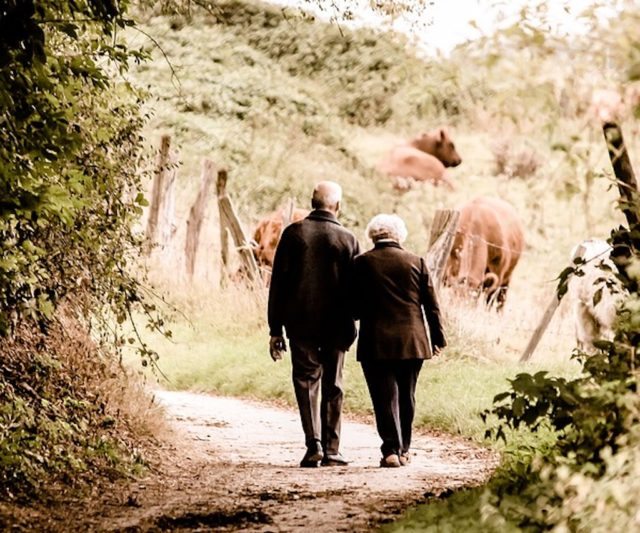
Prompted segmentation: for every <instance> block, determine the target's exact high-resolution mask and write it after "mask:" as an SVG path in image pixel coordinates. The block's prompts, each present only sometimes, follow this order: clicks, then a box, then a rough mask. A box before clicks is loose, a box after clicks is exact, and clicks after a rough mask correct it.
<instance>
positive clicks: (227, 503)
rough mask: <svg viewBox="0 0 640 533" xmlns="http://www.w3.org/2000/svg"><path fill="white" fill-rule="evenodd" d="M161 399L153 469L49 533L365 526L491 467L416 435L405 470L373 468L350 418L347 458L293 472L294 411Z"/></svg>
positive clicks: (473, 454)
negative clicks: (163, 426) (165, 425)
mask: <svg viewBox="0 0 640 533" xmlns="http://www.w3.org/2000/svg"><path fill="white" fill-rule="evenodd" d="M157 398H158V400H159V401H160V403H161V404H163V405H164V406H165V408H166V411H167V415H168V418H169V419H170V421H171V423H172V425H173V427H174V429H175V431H174V434H173V436H172V438H171V440H169V441H166V442H164V443H163V445H162V449H161V453H160V454H159V455H158V457H157V458H156V459H155V461H154V465H153V468H152V469H151V471H150V472H149V473H148V474H147V475H146V476H145V477H144V478H143V479H139V480H136V481H134V482H129V483H128V484H124V483H123V484H120V485H119V486H118V488H117V490H115V491H114V492H113V493H110V494H102V495H100V496H97V497H96V498H95V499H94V500H92V501H91V503H90V505H89V506H88V507H87V506H85V505H82V507H83V509H81V508H73V509H62V508H58V509H55V510H53V513H50V514H49V516H48V517H47V519H46V523H47V527H46V529H48V530H52V531H53V530H60V531H68V530H73V529H75V530H91V531H160V530H163V531H164V530H173V531H176V530H179V531H211V530H215V531H233V530H242V531H264V532H266V531H302V530H304V529H305V528H308V527H312V528H313V529H314V531H315V532H320V531H327V532H328V531H370V530H371V529H372V528H373V527H375V526H376V525H378V524H381V523H383V522H388V521H390V520H392V519H393V518H394V517H396V516H397V515H398V514H399V513H401V512H402V511H403V510H404V509H406V508H407V507H408V506H410V505H412V504H415V503H418V502H422V501H425V499H426V498H428V497H429V496H432V495H438V494H440V493H442V492H444V491H448V490H451V489H457V488H460V487H463V486H472V485H478V484H481V483H483V482H484V481H485V480H486V479H487V478H488V476H489V475H490V473H491V471H492V470H493V468H494V467H495V464H496V456H495V455H494V454H493V453H492V452H490V451H488V450H486V449H483V448H479V447H477V446H476V445H474V444H472V443H470V442H468V441H465V440H462V439H458V438H454V437H448V436H441V435H437V436H434V435H429V434H419V435H416V438H415V442H414V446H413V451H414V454H415V455H414V458H413V461H412V463H411V464H410V465H409V466H407V467H403V468H399V469H381V468H379V467H378V466H377V463H378V460H379V449H378V446H379V439H378V436H377V434H376V432H375V429H374V427H373V424H362V423H356V422H351V421H346V422H345V423H344V424H343V430H342V434H343V446H342V452H343V454H344V455H345V456H346V457H348V458H349V459H351V460H352V463H351V464H350V465H349V466H348V467H346V468H339V467H324V468H318V469H301V468H299V467H298V462H299V460H300V457H301V455H302V453H303V451H304V446H303V438H302V430H301V428H300V422H299V419H298V415H297V413H296V412H294V411H291V410H285V409H280V408H276V407H273V406H266V405H264V404H259V403H255V402H250V401H246V400H239V399H235V398H226V397H215V396H208V395H203V394H194V393H187V392H168V391H159V392H157ZM78 503H80V502H78ZM74 507H76V506H74ZM39 518H40V519H41V520H42V522H41V523H44V516H40V517H38V516H32V517H31V520H34V521H36V522H39ZM25 520H26V519H25ZM23 523H24V524H25V525H26V522H23ZM37 525H40V523H38V524H36V526H37Z"/></svg>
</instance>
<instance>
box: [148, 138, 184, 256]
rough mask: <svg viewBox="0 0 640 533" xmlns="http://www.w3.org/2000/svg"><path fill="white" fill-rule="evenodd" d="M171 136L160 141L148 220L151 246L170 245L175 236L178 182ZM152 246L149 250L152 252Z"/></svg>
mask: <svg viewBox="0 0 640 533" xmlns="http://www.w3.org/2000/svg"><path fill="white" fill-rule="evenodd" d="M170 148H171V136H170V135H168V134H165V135H163V136H162V137H161V139H160V149H159V150H158V156H157V159H156V170H155V173H154V178H153V187H152V190H151V202H150V205H149V218H148V220H147V230H146V235H147V240H148V242H149V244H150V245H153V244H156V243H158V244H161V245H166V244H168V242H169V240H170V239H171V237H172V236H173V216H174V209H175V195H174V185H175V181H176V175H177V172H176V168H175V164H176V161H175V158H173V157H172V155H171V153H170ZM150 250H151V246H149V247H148V248H147V252H150Z"/></svg>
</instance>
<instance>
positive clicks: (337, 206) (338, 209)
mask: <svg viewBox="0 0 640 533" xmlns="http://www.w3.org/2000/svg"><path fill="white" fill-rule="evenodd" d="M340 207H342V204H341V203H340V200H338V201H337V202H336V215H337V214H338V213H339V212H340Z"/></svg>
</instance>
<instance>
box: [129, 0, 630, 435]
mask: <svg viewBox="0 0 640 533" xmlns="http://www.w3.org/2000/svg"><path fill="white" fill-rule="evenodd" d="M217 6H218V8H217V10H216V11H211V12H209V13H206V12H198V13H194V14H192V16H191V17H190V18H187V17H185V16H182V15H161V14H158V13H155V12H153V11H151V12H145V13H144V14H143V15H142V16H143V18H144V20H145V22H144V26H143V28H144V31H145V32H148V33H149V34H150V35H152V36H153V38H154V40H155V41H156V43H157V44H158V46H159V47H160V48H158V46H156V45H155V44H153V43H150V42H149V41H148V40H146V37H145V36H144V35H142V34H136V35H134V36H132V42H133V44H143V45H144V46H145V47H148V48H149V49H150V50H151V53H152V61H150V62H148V63H146V64H143V65H141V66H140V67H138V68H137V70H136V72H135V77H136V81H137V82H138V83H139V84H142V85H144V86H146V87H148V90H149V92H150V96H151V99H150V103H149V105H150V112H151V113H152V119H151V121H150V123H149V126H148V128H147V137H148V139H149V142H150V143H157V139H158V136H159V134H160V133H170V134H171V135H172V137H173V143H174V147H175V149H176V150H177V152H178V154H179V161H180V166H179V169H178V186H177V189H176V192H177V202H176V219H175V220H176V233H175V237H174V239H173V242H172V244H171V245H169V246H168V247H167V248H166V249H164V250H158V251H157V252H156V253H155V255H154V257H153V258H152V260H151V263H150V264H151V270H150V280H151V281H152V282H153V283H155V285H156V286H158V287H160V288H161V289H162V290H163V291H164V295H165V297H166V299H167V300H168V301H169V302H170V303H171V304H172V305H173V306H175V307H176V308H177V309H178V310H179V311H180V312H179V313H174V315H173V318H174V320H173V322H172V326H171V329H172V331H173V336H172V339H171V340H170V341H168V340H165V339H163V338H162V337H160V336H152V337H151V345H152V346H153V348H154V349H155V350H156V351H157V352H158V354H159V361H158V367H159V369H160V370H161V372H162V374H164V375H165V376H166V377H167V378H168V380H165V379H164V378H162V377H161V378H160V381H161V383H162V384H163V385H164V386H169V387H173V388H188V389H195V390H201V391H207V392H215V393H221V394H233V395H241V396H252V397H257V398H261V399H270V400H277V401H284V402H287V403H289V404H292V403H293V397H292V390H291V386H290V383H289V372H290V370H289V362H288V361H286V360H285V361H284V362H283V363H282V364H273V363H272V362H271V360H270V359H269V356H268V353H267V341H268V336H267V328H266V320H265V318H266V312H265V305H266V290H257V291H250V290H247V289H246V288H244V287H239V286H234V285H233V284H232V283H221V281H224V280H223V279H221V277H222V278H224V277H225V276H226V275H225V273H223V272H222V268H221V265H220V259H219V254H220V251H219V250H220V248H219V246H220V245H219V228H218V221H217V212H216V206H215V202H213V201H212V202H211V204H210V205H209V210H208V214H207V218H206V220H205V227H204V230H203V234H202V236H201V247H200V252H199V256H198V258H197V264H196V275H195V277H194V279H193V280H191V281H189V280H187V278H186V277H185V275H184V274H183V266H182V246H183V244H182V243H183V240H184V221H185V220H186V215H187V213H188V209H189V207H190V202H192V201H193V199H194V197H195V192H196V188H197V186H198V180H199V178H198V174H199V167H200V161H201V159H202V158H203V157H210V158H212V159H213V160H214V162H216V163H217V164H219V165H221V166H225V167H227V168H228V169H229V173H230V178H229V185H228V188H229V194H230V196H231V198H232V201H233V202H234V205H235V206H236V209H237V210H238V213H239V216H240V218H241V220H242V223H243V225H244V228H245V231H246V232H247V233H249V232H250V231H251V230H252V228H253V226H254V225H255V223H256V221H257V220H259V218H260V217H261V216H263V215H264V214H266V213H268V212H270V211H271V210H273V209H275V208H277V207H278V206H281V205H284V204H285V203H286V202H287V201H288V200H289V199H290V198H291V199H293V200H294V201H295V203H296V205H298V206H306V205H308V201H309V200H308V198H309V193H310V190H311V188H312V186H313V184H314V183H315V182H316V181H318V180H320V179H335V180H337V181H339V182H340V183H341V184H342V185H343V187H344V190H345V201H344V209H343V213H342V217H341V219H342V221H343V223H344V224H345V225H346V226H347V227H349V228H351V229H353V230H354V231H355V232H356V234H357V235H358V237H359V239H360V242H361V244H362V246H363V248H365V249H366V248H368V247H369V245H370V243H367V241H366V239H365V237H364V235H363V229H364V227H365V225H366V223H367V221H368V220H369V218H370V217H371V216H372V215H373V214H375V213H377V212H390V211H393V212H396V213H398V214H399V215H400V216H401V217H403V218H404V219H405V221H406V222H407V225H408V228H409V238H408V240H407V243H406V247H407V248H409V249H411V250H414V251H416V252H417V253H425V252H426V248H427V239H428V235H429V228H430V224H431V220H432V219H433V215H434V214H435V212H436V210H437V209H440V208H453V207H455V206H457V205H459V204H460V203H462V202H464V201H466V200H468V199H470V198H473V197H475V196H477V195H480V194H489V195H497V196H500V197H502V198H504V199H506V200H508V201H509V202H511V203H512V204H513V205H514V206H515V207H516V208H517V210H518V212H519V214H520V216H521V218H522V220H523V223H524V226H525V228H526V240H527V245H526V249H525V252H524V254H523V257H522V259H521V261H520V264H519V265H518V266H517V268H516V271H515V273H514V276H513V281H512V287H511V288H510V293H509V296H508V299H507V305H506V308H505V310H504V312H503V313H502V314H500V315H498V314H496V313H494V312H491V311H488V310H486V309H485V308H484V307H483V306H482V305H479V304H475V303H473V302H465V301H459V300H457V299H456V298H455V297H454V296H453V295H452V294H449V293H448V292H447V290H446V289H443V290H442V291H441V299H442V305H443V308H444V310H445V314H446V324H447V334H448V337H449V341H450V344H449V347H448V348H447V350H446V351H445V353H444V354H443V355H442V357H440V358H438V359H434V360H433V361H430V362H429V363H428V365H427V366H426V367H425V371H424V373H423V376H422V379H421V383H420V385H419V391H418V401H419V409H418V420H417V424H418V425H419V426H420V427H424V428H438V429H443V430H447V431H452V432H454V433H460V434H463V435H467V436H471V437H474V438H476V439H482V435H483V433H484V431H483V426H482V423H481V421H480V419H479V418H478V416H477V415H478V412H479V411H481V410H482V409H484V408H487V407H489V406H490V405H491V400H492V398H493V396H494V395H495V394H496V393H498V392H500V391H502V390H504V389H505V387H506V385H507V379H508V378H509V377H513V376H514V375H515V374H516V373H518V372H520V371H535V370H542V369H544V370H547V371H549V372H550V373H557V374H562V375H573V374H574V373H576V372H577V371H578V370H579V368H578V366H577V364H576V363H574V362H572V361H571V360H570V354H571V351H572V348H573V346H574V344H575V343H574V338H573V329H572V323H571V315H570V309H569V304H568V303H563V304H562V305H561V307H560V309H559V311H558V312H557V313H556V316H555V317H554V319H553V321H552V322H551V324H550V326H549V329H548V331H547V332H546V334H545V336H544V337H543V339H542V342H541V344H540V346H539V347H538V350H537V351H536V353H535V354H534V357H533V360H532V361H531V362H530V363H528V364H527V365H522V364H520V363H518V359H519V356H520V354H521V352H522V351H523V349H524V347H525V346H526V344H527V341H528V339H529V337H530V335H531V333H532V331H533V329H534V328H535V326H536V325H537V323H538V321H539V319H540V317H541V315H542V313H543V312H544V309H545V307H546V305H547V304H548V302H549V301H550V299H551V298H552V295H553V292H554V290H555V286H556V284H557V281H556V277H557V275H558V274H559V273H560V271H561V270H562V269H563V268H564V267H565V266H567V265H568V261H569V260H568V257H569V253H570V250H571V248H572V247H573V246H574V245H575V244H576V243H577V242H579V241H580V240H582V239H583V238H587V237H590V236H597V237H602V238H606V236H607V234H608V230H609V229H610V228H611V227H612V226H613V225H615V224H616V223H618V222H620V218H619V215H618V214H617V212H616V210H615V200H616V194H617V193H616V191H615V190H614V189H612V188H611V179H610V175H611V172H610V171H609V170H608V167H607V166H608V164H609V163H608V157H607V154H606V149H605V146H604V142H602V141H601V140H600V137H599V136H600V135H601V134H600V132H599V130H598V128H597V123H596V122H595V121H593V120H591V121H590V118H589V116H585V115H584V114H583V115H582V116H579V117H576V116H573V115H572V116H569V117H566V116H563V113H564V112H565V111H566V110H562V109H558V108H557V107H558V104H557V103H556V104H555V106H552V105H551V104H549V98H550V95H549V94H546V93H543V89H544V88H545V87H546V85H545V84H542V83H539V82H536V83H537V85H536V88H537V89H536V91H537V93H538V94H532V93H535V92H536V91H532V90H531V89H530V88H529V90H527V88H526V87H519V86H518V84H517V83H514V86H513V87H512V88H510V89H509V91H511V92H512V93H513V94H514V95H518V94H520V100H514V102H517V103H515V104H512V105H510V106H509V107H508V108H506V107H504V106H505V105H506V104H505V102H504V98H505V96H506V95H505V94H502V93H501V92H500V91H501V90H502V91H506V90H507V89H505V88H504V87H500V85H499V83H500V76H501V74H504V72H500V68H502V69H506V68H507V67H509V68H510V69H513V68H515V67H514V65H513V63H512V62H508V63H506V66H504V65H503V66H502V67H500V66H496V67H493V69H489V68H488V67H486V66H484V65H479V66H478V65H475V66H476V68H479V67H483V68H484V69H485V70H484V71H483V74H484V76H483V78H482V79H483V81H482V85H481V86H478V84H477V78H478V77H479V74H474V75H473V76H471V75H470V74H469V73H470V72H471V71H472V69H473V68H474V62H473V56H472V55H471V54H466V55H465V54H464V53H462V52H460V53H459V54H457V55H456V54H455V52H454V55H452V56H451V57H450V58H448V59H445V58H437V59H431V60H424V59H422V60H421V59H418V58H416V57H414V56H412V55H411V54H410V51H409V50H407V48H406V43H405V42H403V41H402V39H401V38H398V37H397V36H395V37H393V36H386V35H381V34H375V33H373V32H371V31H366V30H360V31H358V32H351V31H345V30H341V29H339V28H336V27H335V26H332V25H327V24H323V23H320V22H317V21H313V20H310V19H309V18H308V17H305V16H303V15H300V14H298V13H296V12H294V11H289V10H287V11H281V10H279V9H275V8H271V7H267V6H264V5H261V4H257V3H242V2H222V3H218V4H217ZM467 56H468V57H467ZM425 61H426V62H425ZM510 61H512V60H510ZM541 61H542V60H541ZM537 68H539V69H541V68H542V66H541V65H540V66H537ZM491 83H494V84H495V86H491ZM421 84H422V85H421ZM421 88H422V91H421ZM547 89H549V88H548V87H547ZM518 91H520V93H519V92H518ZM363 93H367V94H368V98H362V96H363ZM491 95H493V99H490V96H491ZM527 99H528V100H527ZM526 104H531V109H529V108H527V106H526ZM583 107H584V106H583ZM535 111H537V113H536V112H535ZM544 111H546V112H547V113H548V115H549V116H546V117H545V116H543V115H542V112H544ZM589 121H590V122H589ZM551 122H553V127H551V126H547V128H546V130H541V129H540V126H541V125H544V124H547V123H551ZM440 125H445V126H447V127H448V128H449V129H450V131H451V132H452V135H453V137H454V139H455V142H456V146H457V148H458V151H459V153H460V154H461V155H462V158H463V163H462V164H461V165H460V166H459V167H457V168H455V169H452V170H451V171H450V175H451V177H452V179H453V181H454V182H455V183H456V184H457V187H456V190H454V191H448V190H445V189H444V188H442V187H440V188H436V187H433V186H431V185H429V184H421V185H419V186H417V187H416V188H414V189H412V190H410V191H409V192H407V193H405V194H399V193H397V192H396V191H394V190H393V188H392V187H391V184H390V181H389V179H388V178H387V177H386V176H382V175H380V174H379V173H378V172H377V171H376V169H375V166H376V163H377V161H378V160H379V159H380V158H381V157H382V156H383V155H384V153H385V151H386V150H388V149H389V148H390V147H391V146H392V145H393V143H394V142H397V141H398V140H401V139H404V138H408V137H410V136H412V135H414V134H415V133H417V132H419V131H423V130H424V129H425V128H427V129H429V128H433V127H438V126H440ZM588 125H592V126H593V127H592V128H591V129H589V128H586V129H585V128H584V127H583V126H588ZM578 126H579V127H580V129H576V128H577V127H578ZM636 127H637V126H636ZM577 131H578V132H579V133H580V137H575V134H576V132H577ZM535 132H538V133H539V137H537V138H536V137H534V133H535ZM572 136H574V137H572ZM571 139H574V141H573V144H572V145H571V146H570V147H567V146H564V147H562V141H566V142H567V143H569V142H570V141H571ZM634 142H635V141H634ZM549 143H555V145H557V146H554V147H551V146H549ZM558 146H561V148H558ZM633 153H634V151H633V149H632V155H633ZM636 153H637V151H636ZM523 158H524V159H527V158H528V160H533V161H534V163H533V165H532V166H531V168H530V169H529V171H528V173H525V175H523V176H520V175H514V169H517V168H518V167H517V165H518V164H519V162H520V160H522V159H523ZM515 174H517V172H516V173H515ZM232 259H234V260H235V262H236V264H237V258H232ZM231 268H232V270H233V268H235V266H232V267H231ZM346 372H347V376H346V379H347V398H346V408H347V410H348V411H350V412H353V413H367V412H369V411H370V404H369V401H368V398H367V395H366V393H365V389H364V385H363V380H362V377H361V374H360V371H359V368H358V366H357V364H356V363H355V361H354V357H353V355H352V354H351V355H350V356H349V357H348V362H347V370H346Z"/></svg>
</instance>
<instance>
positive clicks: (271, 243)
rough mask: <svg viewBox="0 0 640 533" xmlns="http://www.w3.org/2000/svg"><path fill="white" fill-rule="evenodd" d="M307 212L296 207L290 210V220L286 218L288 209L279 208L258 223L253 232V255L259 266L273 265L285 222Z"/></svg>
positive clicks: (302, 215)
mask: <svg viewBox="0 0 640 533" xmlns="http://www.w3.org/2000/svg"><path fill="white" fill-rule="evenodd" d="M308 214H309V211H308V210H305V209H300V208H297V207H296V208H294V209H293V211H292V212H291V220H287V219H288V218H289V210H288V209H287V208H280V209H278V210H277V211H274V212H273V213H271V214H270V215H268V216H266V217H265V218H263V219H262V220H261V221H260V222H259V223H258V225H257V226H256V229H255V231H254V232H253V241H254V245H253V255H254V257H255V258H256V262H257V263H258V266H259V267H260V268H264V267H267V268H269V269H271V267H272V266H273V258H274V257H275V255H276V247H277V246H278V242H280V235H282V230H283V229H284V224H285V222H287V223H289V222H295V221H297V220H302V219H303V218H304V217H306V216H307V215H308Z"/></svg>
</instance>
